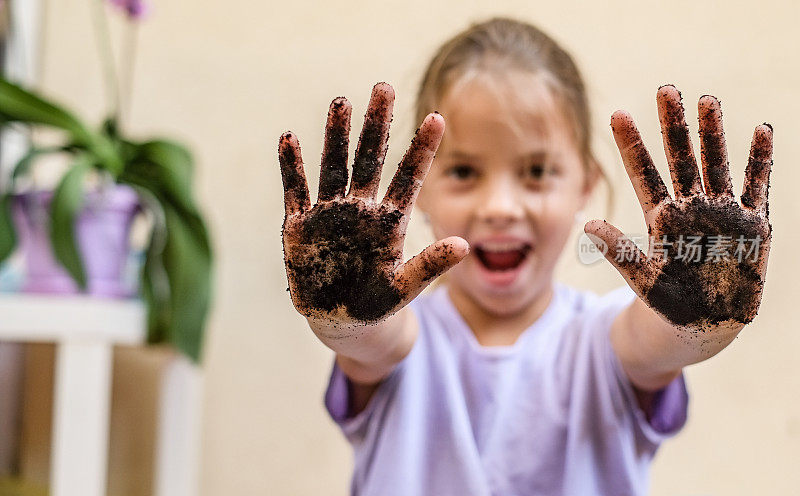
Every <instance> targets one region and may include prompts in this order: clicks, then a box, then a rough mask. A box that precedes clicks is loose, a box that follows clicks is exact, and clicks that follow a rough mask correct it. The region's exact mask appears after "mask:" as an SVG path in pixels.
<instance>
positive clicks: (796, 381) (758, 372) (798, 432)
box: [0, 0, 800, 496]
mask: <svg viewBox="0 0 800 496" xmlns="http://www.w3.org/2000/svg"><path fill="white" fill-rule="evenodd" d="M23 1H27V0H23ZM90 2H91V0H58V1H55V0H49V1H43V2H42V3H41V5H42V8H41V33H40V35H39V38H38V40H39V42H38V49H37V50H38V56H37V57H38V60H37V62H36V68H35V69H36V70H35V71H34V72H35V80H34V81H33V84H34V87H36V88H39V89H41V90H42V91H44V92H46V93H47V94H48V95H51V96H53V97H54V98H57V100H58V101H60V102H63V103H65V104H69V105H70V106H71V107H74V108H79V109H81V112H82V114H83V115H85V116H87V117H88V118H89V120H90V121H91V122H93V123H94V122H99V121H100V120H101V119H102V118H103V116H104V108H105V107H104V106H105V99H104V98H105V97H104V90H103V75H102V73H101V70H100V69H99V66H98V63H97V59H98V44H97V40H96V37H95V35H94V34H93V33H94V32H93V27H92V13H91V12H90V10H91V9H90V6H89V4H90ZM149 5H150V9H149V12H148V14H147V15H146V16H145V17H144V18H143V19H141V20H139V21H138V22H139V27H138V33H137V35H136V36H137V41H136V43H137V47H138V48H137V54H136V60H135V73H134V78H133V83H132V103H131V106H130V111H129V113H128V116H127V119H128V128H129V130H130V133H131V134H133V135H137V136H142V137H146V136H148V135H152V134H160V135H168V136H173V137H175V138H177V139H180V140H182V141H183V142H184V143H186V144H187V145H189V147H190V148H191V149H192V151H193V153H194V156H195V158H196V161H197V173H196V178H195V187H196V196H197V199H198V202H199V205H200V208H201V210H202V211H203V212H204V213H205V215H206V216H207V220H208V224H209V228H210V233H211V236H212V241H213V245H214V247H215V250H216V267H215V280H214V294H215V298H214V306H213V310H212V313H211V318H210V323H209V326H208V329H207V333H206V343H205V352H204V356H203V359H202V362H201V363H202V376H203V380H204V394H203V400H202V412H201V415H202V424H201V426H202V427H201V432H202V437H201V439H202V441H201V450H200V455H199V457H200V458H199V460H200V461H199V463H200V470H199V474H200V475H199V477H200V479H199V483H198V485H199V487H200V494H201V495H204V496H216V495H228V494H241V495H250V494H296V495H301V494H302V495H312V494H339V495H344V494H348V490H349V478H350V471H351V468H352V460H351V453H350V449H349V447H348V445H347V444H346V442H345V440H344V438H343V436H342V435H341V434H340V432H339V431H338V430H337V428H336V427H335V426H334V424H333V423H332V421H330V420H329V418H328V417H327V415H326V413H325V411H324V409H323V405H322V394H323V391H324V388H325V386H326V383H327V379H328V373H329V371H330V367H331V364H332V358H333V357H332V354H331V353H330V352H329V351H328V350H327V349H326V348H325V347H324V346H323V345H321V344H320V343H319V342H318V341H317V340H316V338H315V337H314V336H313V334H312V333H311V332H310V330H309V329H308V328H307V326H306V325H305V322H304V320H303V319H302V318H301V317H300V316H299V315H298V314H297V313H296V312H295V311H294V310H293V308H292V306H291V302H290V300H289V296H288V294H287V292H286V286H287V284H286V279H285V273H284V268H283V260H282V252H281V241H280V230H281V223H282V218H283V203H282V188H281V180H280V174H279V169H278V164H277V155H276V147H277V140H278V136H279V135H280V134H281V133H282V132H283V131H286V130H287V129H290V130H292V131H294V132H296V133H297V134H298V135H299V137H300V142H301V144H302V146H303V154H304V157H305V161H306V170H307V174H308V176H309V180H310V182H311V188H312V191H313V190H315V188H316V179H317V175H318V174H317V170H318V167H316V166H317V165H318V157H319V156H320V153H321V147H322V136H323V128H324V122H325V116H326V112H327V107H328V104H329V102H330V100H331V99H332V98H333V97H336V96H339V95H345V96H347V97H348V98H349V99H350V101H351V102H352V104H353V107H354V111H353V116H354V122H353V129H354V130H355V129H360V126H361V121H362V116H363V112H364V110H365V107H366V103H367V100H368V97H369V93H370V89H371V87H372V85H373V84H374V83H375V82H378V81H387V82H389V83H390V84H392V85H393V86H394V87H395V90H396V92H397V102H396V105H395V119H394V124H393V128H392V136H391V139H390V143H389V155H388V159H387V167H386V169H385V171H386V172H385V176H386V177H385V179H387V178H388V177H389V173H390V172H391V171H392V170H393V167H394V164H396V163H397V162H398V161H399V159H400V157H401V156H402V153H403V151H404V149H405V146H406V145H407V143H408V142H409V139H410V136H411V134H412V132H413V130H414V128H415V127H416V125H417V123H415V122H413V119H412V115H413V111H412V107H413V103H414V97H415V93H416V88H417V85H418V82H419V78H420V77H421V74H422V71H423V69H424V67H425V65H426V64H427V62H428V60H429V58H430V57H431V56H432V54H433V52H434V51H435V49H436V48H437V47H438V46H439V45H440V44H441V43H442V42H444V41H445V40H446V39H448V38H449V37H451V36H452V35H453V34H455V33H456V32H458V31H460V30H461V29H463V28H465V27H466V26H468V25H469V24H470V23H472V22H474V21H478V20H484V19H486V18H488V17H493V16H510V17H514V18H518V19H521V20H525V21H529V22H531V23H534V24H536V25H537V26H539V27H541V28H543V29H544V30H545V31H547V32H548V33H550V34H551V35H552V36H553V37H554V38H555V39H556V40H558V41H559V42H560V43H562V44H563V46H565V47H566V48H567V49H568V50H569V51H570V52H571V53H572V54H573V55H574V57H575V59H576V60H577V62H578V65H579V67H580V68H581V69H582V71H583V75H584V78H585V80H586V82H587V85H588V89H589V97H590V102H591V105H592V110H593V112H594V118H593V122H594V129H593V130H594V132H595V138H594V141H595V150H596V153H597V155H598V156H599V157H600V159H601V160H602V162H603V166H604V168H605V170H606V171H607V173H608V174H609V176H610V177H611V178H612V181H613V183H614V197H615V204H616V208H615V209H614V211H613V212H611V213H607V212H606V209H605V206H604V203H605V198H604V194H605V192H604V191H599V192H598V194H597V195H596V199H595V200H596V201H595V202H594V205H593V207H592V208H590V209H589V211H587V216H588V217H589V218H595V217H601V218H609V220H611V221H613V222H614V223H616V225H618V226H620V228H622V229H623V230H624V231H626V232H629V233H641V232H644V229H645V227H644V223H643V221H642V218H641V212H640V209H639V207H638V204H637V202H636V199H635V195H634V193H633V190H632V188H631V187H630V183H629V182H628V179H627V176H626V175H625V173H624V169H623V167H622V163H621V161H620V159H619V157H618V155H617V153H616V149H615V147H614V144H613V139H612V138H611V134H610V130H609V127H608V119H609V116H610V115H611V113H612V112H613V111H614V110H616V109H626V110H628V111H629V112H631V113H632V114H633V116H634V117H635V119H636V120H637V124H638V125H639V127H640V129H641V131H642V134H643V136H644V139H645V142H646V144H647V145H648V147H649V148H650V150H651V153H652V155H653V157H654V159H655V161H656V163H657V165H658V167H659V169H660V170H661V172H662V174H663V175H664V176H665V177H668V173H667V168H666V162H665V159H664V156H663V151H662V150H663V149H662V144H661V137H660V132H659V128H658V118H657V113H656V106H655V92H656V89H657V88H658V87H659V86H660V85H662V84H664V83H674V84H675V85H676V86H677V87H678V88H679V89H680V90H681V91H682V92H683V96H684V100H685V102H684V103H685V106H686V110H687V120H688V121H689V126H690V128H691V129H692V132H693V135H694V136H695V137H696V132H697V109H696V101H697V99H698V98H699V97H700V96H701V95H703V94H707V93H710V94H714V95H715V96H717V97H719V98H720V100H721V101H722V104H723V110H724V113H725V130H726V135H727V140H728V147H729V156H730V161H731V165H732V176H733V179H734V188H735V191H736V192H737V194H738V193H739V192H740V191H741V184H742V178H743V173H744V167H745V164H746V160H747V155H748V150H749V146H750V138H751V136H752V132H753V128H754V127H755V126H756V125H757V124H760V123H762V122H765V121H766V122H769V123H771V124H772V125H773V126H774V128H775V156H774V160H775V166H774V170H773V175H772V188H771V190H770V203H771V205H770V206H771V209H770V212H771V221H772V224H773V228H774V239H773V246H772V253H771V257H770V261H769V270H768V277H767V285H766V290H765V294H764V298H763V303H762V306H761V311H760V313H759V316H758V318H757V319H756V320H755V322H754V323H753V324H752V325H750V326H748V328H747V329H745V331H744V332H742V334H741V335H740V336H739V338H738V339H737V340H736V341H735V342H734V343H733V344H732V345H731V346H730V347H729V348H728V349H726V350H725V351H724V352H722V353H721V354H720V355H719V356H717V357H715V358H713V359H711V360H709V361H707V362H705V363H703V364H700V365H696V366H693V367H690V368H688V369H687V370H686V374H687V378H688V387H689V389H690V395H691V405H690V414H689V421H688V424H687V426H686V428H685V429H684V430H683V431H682V432H681V433H680V434H679V435H678V436H677V437H676V438H675V439H674V440H671V441H670V442H668V443H666V444H665V445H664V446H663V447H662V449H661V450H660V451H659V453H658V455H657V457H656V460H655V463H654V465H653V471H652V494H654V495H676V494H677V495H699V494H725V495H747V494H754V493H760V492H763V491H769V492H770V493H773V494H791V493H793V492H795V491H796V488H797V487H798V486H800V471H798V470H797V467H798V464H800V451H799V450H798V447H800V361H798V359H797V353H798V350H800V332H798V330H800V316H798V311H797V309H796V308H795V306H794V305H796V304H797V303H796V301H797V298H798V296H799V295H800V293H798V290H797V285H798V280H800V261H798V258H797V257H798V252H797V247H798V246H800V230H798V229H797V225H798V221H800V194H798V183H799V182H800V168H798V167H797V163H798V161H800V141H798V140H797V136H800V114H799V113H798V112H799V111H800V103H798V99H797V91H798V89H800V56H798V55H797V47H798V46H800V32H799V31H798V29H797V20H798V19H800V6H798V5H797V4H796V3H795V2H789V1H784V2H780V1H762V2H758V3H755V2H738V1H729V2H698V1H683V0H676V1H671V2H666V1H660V2H629V1H621V0H619V1H618V0H609V1H607V2H573V1H561V2H540V1H530V0H525V1H497V2H477V1H451V0H448V1H440V2H431V1H416V0H405V1H403V2H395V1H386V2H366V1H356V0H349V1H346V2H304V1H294V2H272V1H268V2H252V1H244V0H230V1H227V2H198V1H196V0H152V1H151V2H149ZM111 28H112V36H113V37H114V39H115V40H117V39H119V35H120V33H121V32H122V30H123V29H124V27H123V26H122V21H121V20H116V21H113V22H112V26H111ZM117 48H118V49H119V48H120V47H119V46H118V47H117ZM117 53H118V55H117V56H118V57H123V58H124V57H126V55H125V54H124V51H123V53H120V52H119V51H117ZM353 141H355V140H353ZM697 146H698V145H697V140H696V139H695V147H696V148H695V149H696V150H697V149H698V148H697ZM575 238H576V239H577V230H576V236H575ZM430 241H431V239H430V233H428V232H427V231H426V229H425V227H424V224H423V223H422V222H419V219H416V220H414V221H413V222H412V226H411V230H410V234H409V239H408V242H407V250H408V253H409V254H411V253H414V252H416V251H418V250H419V249H421V248H422V247H423V246H425V244H427V243H428V242H430ZM576 246H577V245H576V242H575V241H573V242H570V244H568V246H567V249H566V250H565V252H564V256H563V258H562V260H561V266H560V270H559V279H560V280H562V281H564V282H566V283H568V284H571V285H574V286H577V287H580V288H586V289H592V290H595V291H597V292H605V291H608V290H610V289H613V288H615V287H617V286H619V285H621V284H624V281H623V280H622V278H621V277H620V276H619V275H618V274H617V273H616V272H615V271H614V270H613V268H612V267H611V266H610V265H608V264H606V263H605V262H603V263H597V264H593V265H590V266H586V265H582V264H580V263H579V262H578V259H577V248H576ZM2 318H3V317H2V315H0V319H2ZM40 353H42V352H41V351H40ZM45 354H46V352H45ZM162 354H163V352H162V351H157V352H155V354H154V353H148V352H141V353H137V352H136V351H135V350H130V349H121V350H117V355H116V358H117V360H116V361H115V378H114V383H113V384H114V392H113V411H114V412H117V413H116V414H114V415H117V416H116V417H114V416H113V415H112V432H111V466H112V470H111V475H110V482H109V494H119V495H139V494H142V495H144V494H151V493H152V480H153V476H152V473H151V472H150V468H149V467H151V464H152V461H151V458H152V443H153V441H152V436H153V434H152V430H153V426H154V424H155V422H156V421H155V420H154V419H153V416H154V414H153V413H152V412H153V411H154V407H153V405H154V404H155V401H156V399H155V398H156V397H157V396H158V390H157V387H156V386H154V385H149V386H148V384H155V382H154V380H149V379H147V378H148V377H152V376H153V375H154V374H156V373H157V371H158V370H159V367H163V363H164V361H163V359H162V356H163V355H162ZM42 363H43V364H46V363H47V360H46V359H43V361H42ZM41 367H46V365H41ZM34 375H35V376H37V377H38V372H37V373H34ZM27 382H28V383H27V385H26V388H28V389H31V388H33V389H32V391H35V392H37V394H34V395H33V397H35V398H40V400H39V403H41V406H40V410H41V411H46V410H47V408H48V405H49V403H48V402H47V400H42V399H41V398H42V397H44V396H46V391H47V387H43V386H42V385H41V384H39V385H38V386H34V385H32V384H30V381H27ZM28 397H31V395H30V394H29V395H28ZM31 408H32V407H30V406H26V412H27V413H26V415H28V416H29V417H30V418H27V419H26V420H25V422H26V425H27V426H28V427H26V428H27V429H28V430H29V432H43V431H42V430H46V426H47V422H49V420H48V418H47V417H46V416H45V418H44V419H40V420H36V418H38V416H41V415H38V416H37V414H36V412H35V411H33V412H30V411H28V410H30V409H31ZM33 410H36V409H35V408H34V409H33ZM125 412H128V413H125ZM114 418H117V419H118V420H117V421H116V422H115V421H114V420H113V419H114ZM36 422H39V423H38V424H37V423H36ZM36 425H39V426H40V427H36ZM36 437H37V436H32V437H31V436H28V437H27V438H26V442H27V444H25V445H24V446H22V448H21V449H22V450H23V451H24V452H25V455H24V456H25V457H26V458H25V459H26V460H27V461H26V462H25V463H26V464H27V465H26V466H27V467H28V469H29V472H30V473H34V474H39V475H36V477H38V478H39V479H45V478H46V473H47V470H46V468H41V467H42V466H44V465H46V463H47V455H46V449H47V444H48V443H47V441H46V439H45V440H41V439H39V440H38V441H37V440H36ZM39 437H41V436H39ZM148 443H149V444H148ZM131 453H136V454H135V456H134V455H131ZM36 467H40V468H36ZM42 474H44V475H42Z"/></svg>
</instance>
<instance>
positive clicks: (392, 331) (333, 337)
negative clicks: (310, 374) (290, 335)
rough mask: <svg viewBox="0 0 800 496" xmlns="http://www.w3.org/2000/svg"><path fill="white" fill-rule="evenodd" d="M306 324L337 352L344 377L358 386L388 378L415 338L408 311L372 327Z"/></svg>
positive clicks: (314, 322)
mask: <svg viewBox="0 0 800 496" xmlns="http://www.w3.org/2000/svg"><path fill="white" fill-rule="evenodd" d="M308 323H309V326H310V327H311V330H312V331H314V334H315V335H316V336H317V338H319V340H320V341H322V343H323V344H324V345H325V346H327V347H328V348H330V349H331V350H333V351H334V352H336V361H337V363H338V364H339V367H340V368H341V369H342V371H343V372H344V373H345V375H347V376H348V377H349V378H350V379H351V380H352V381H353V382H356V383H359V384H375V383H377V382H380V381H381V380H382V379H383V378H384V377H386V376H387V375H389V373H391V371H392V370H394V367H395V366H396V365H397V364H398V363H400V361H401V360H403V358H405V357H406V355H408V353H409V352H410V351H411V348H412V347H413V346H414V342H415V341H416V337H417V323H416V319H415V318H414V316H413V314H412V312H411V311H410V310H409V309H407V308H403V309H401V310H400V311H399V312H397V313H396V314H394V315H392V316H390V317H389V318H387V319H385V320H383V321H381V322H379V323H377V324H373V325H351V326H343V325H331V324H330V323H329V322H327V321H323V320H318V319H313V318H309V319H308Z"/></svg>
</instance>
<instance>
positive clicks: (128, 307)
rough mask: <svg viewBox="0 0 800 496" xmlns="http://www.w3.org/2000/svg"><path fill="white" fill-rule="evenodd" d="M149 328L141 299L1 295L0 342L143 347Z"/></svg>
mask: <svg viewBox="0 0 800 496" xmlns="http://www.w3.org/2000/svg"><path fill="white" fill-rule="evenodd" d="M146 328H147V326H146V311H145V308H144V305H143V304H142V302H141V301H139V300H115V299H110V298H97V297H92V296H82V295H80V296H60V295H58V296H57V295H34V294H17V293H0V341H20V342H66V341H69V342H86V341H93V342H104V343H111V344H141V343H144V341H145V339H146V332H147V331H146Z"/></svg>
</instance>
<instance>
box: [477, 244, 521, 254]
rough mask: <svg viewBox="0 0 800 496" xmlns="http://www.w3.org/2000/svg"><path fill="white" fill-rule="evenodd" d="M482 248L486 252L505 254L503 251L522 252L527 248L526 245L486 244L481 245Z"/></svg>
mask: <svg viewBox="0 0 800 496" xmlns="http://www.w3.org/2000/svg"><path fill="white" fill-rule="evenodd" d="M480 248H481V249H482V250H484V251H490V252H503V251H514V250H522V249H523V248H525V244H524V243H484V244H481V245H480Z"/></svg>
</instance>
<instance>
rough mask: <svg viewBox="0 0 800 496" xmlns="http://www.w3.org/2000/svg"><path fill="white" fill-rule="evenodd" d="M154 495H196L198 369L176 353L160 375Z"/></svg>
mask: <svg viewBox="0 0 800 496" xmlns="http://www.w3.org/2000/svg"><path fill="white" fill-rule="evenodd" d="M160 397H161V398H160V401H159V406H158V417H159V420H158V436H157V440H158V441H157V443H158V444H157V445H156V467H155V471H156V474H155V491H154V494H155V496H197V494H199V482H200V459H199V455H200V429H201V418H200V415H201V412H202V397H203V375H202V372H201V370H200V369H199V368H198V367H197V366H195V365H193V364H192V363H191V362H189V360H188V359H186V357H184V356H180V355H179V356H175V357H174V358H173V359H172V360H171V362H170V363H169V364H168V365H167V367H166V368H165V370H164V372H163V376H162V379H161V394H160Z"/></svg>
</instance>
